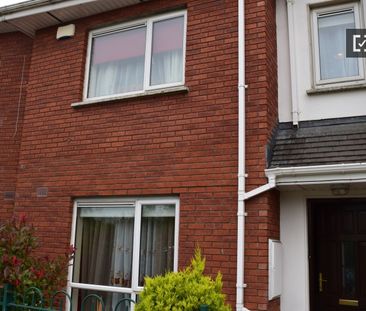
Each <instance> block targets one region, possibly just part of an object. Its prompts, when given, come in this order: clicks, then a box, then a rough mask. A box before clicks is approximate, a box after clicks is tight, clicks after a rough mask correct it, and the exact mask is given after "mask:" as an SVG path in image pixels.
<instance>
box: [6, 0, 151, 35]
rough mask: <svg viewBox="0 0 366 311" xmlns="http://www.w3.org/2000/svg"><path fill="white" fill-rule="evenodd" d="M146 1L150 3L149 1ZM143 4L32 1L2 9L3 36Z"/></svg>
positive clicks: (118, 0) (96, 0)
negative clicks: (8, 33) (7, 33)
mask: <svg viewBox="0 0 366 311" xmlns="http://www.w3.org/2000/svg"><path fill="white" fill-rule="evenodd" d="M145 1H146V0H145ZM140 2H142V1H141V0H30V1H26V2H23V3H20V4H16V5H11V6H6V7H4V8H0V33H6V32H12V31H21V32H23V33H25V34H27V35H28V36H34V34H35V32H36V31H37V30H38V29H42V28H46V27H49V26H55V25H58V24H64V23H67V22H70V21H72V20H75V19H79V18H83V17H87V16H91V15H95V14H99V13H103V12H107V11H111V10H114V9H118V8H121V7H125V6H129V5H134V4H138V3H140Z"/></svg>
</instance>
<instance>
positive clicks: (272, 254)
mask: <svg viewBox="0 0 366 311" xmlns="http://www.w3.org/2000/svg"><path fill="white" fill-rule="evenodd" d="M268 246H269V250H268V252H269V254H268V259H269V262H268V282H269V284H268V296H269V297H268V298H269V300H271V299H274V298H277V297H279V296H281V292H282V244H281V242H280V241H277V240H271V239H269V241H268Z"/></svg>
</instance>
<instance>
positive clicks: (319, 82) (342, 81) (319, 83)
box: [311, 2, 365, 88]
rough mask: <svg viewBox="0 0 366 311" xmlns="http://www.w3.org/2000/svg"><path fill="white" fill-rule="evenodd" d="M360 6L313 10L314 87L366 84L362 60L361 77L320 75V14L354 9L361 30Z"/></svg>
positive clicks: (360, 65)
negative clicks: (323, 76)
mask: <svg viewBox="0 0 366 311" xmlns="http://www.w3.org/2000/svg"><path fill="white" fill-rule="evenodd" d="M359 6H360V4H359V3H358V2H351V3H347V4H342V5H335V6H327V7H322V8H316V9H312V10H311V26H312V27H311V28H312V46H313V51H312V54H313V74H314V84H315V85H314V87H315V88H322V87H329V86H333V85H334V86H335V85H339V86H343V85H350V84H360V83H364V82H365V64H364V60H363V59H362V58H358V68H359V75H358V76H352V77H343V78H334V79H321V75H320V55H319V53H320V51H319V34H318V16H319V14H332V13H333V14H337V13H340V12H342V11H346V10H349V9H352V10H353V12H354V16H355V28H361V26H362V23H361V14H360V7H359Z"/></svg>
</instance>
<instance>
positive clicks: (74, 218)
mask: <svg viewBox="0 0 366 311" xmlns="http://www.w3.org/2000/svg"><path fill="white" fill-rule="evenodd" d="M77 208H78V206H77V202H76V201H74V204H73V212H72V221H71V236H70V245H73V246H75V235H76V222H77ZM74 261H75V260H74V259H73V260H71V262H70V263H69V267H68V269H67V270H68V271H67V288H66V292H67V293H68V294H69V295H70V297H72V296H71V295H72V287H71V283H72V274H73V271H74ZM70 303H72V301H71V302H70V301H69V300H68V299H67V301H66V310H70Z"/></svg>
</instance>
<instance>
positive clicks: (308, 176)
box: [265, 163, 366, 186]
mask: <svg viewBox="0 0 366 311" xmlns="http://www.w3.org/2000/svg"><path fill="white" fill-rule="evenodd" d="M265 173H266V176H267V177H268V178H272V179H273V178H274V179H275V180H276V185H277V186H280V185H310V184H334V183H345V182H346V183H356V182H366V163H350V164H332V165H317V166H299V167H284V168H280V167H279V168H272V169H267V170H265Z"/></svg>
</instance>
